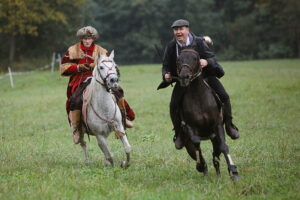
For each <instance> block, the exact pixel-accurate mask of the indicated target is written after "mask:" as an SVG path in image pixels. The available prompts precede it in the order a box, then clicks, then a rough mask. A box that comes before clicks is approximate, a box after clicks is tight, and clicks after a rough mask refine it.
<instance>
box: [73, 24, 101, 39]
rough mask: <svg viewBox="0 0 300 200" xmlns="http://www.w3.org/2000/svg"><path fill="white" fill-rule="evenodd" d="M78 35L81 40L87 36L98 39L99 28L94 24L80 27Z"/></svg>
mask: <svg viewBox="0 0 300 200" xmlns="http://www.w3.org/2000/svg"><path fill="white" fill-rule="evenodd" d="M76 36H77V37H78V38H79V39H81V40H82V39H83V38H86V37H91V38H93V39H94V40H96V39H98V37H99V35H98V32H97V30H96V29H95V28H94V27H92V26H85V27H83V28H81V29H79V30H78V31H77V34H76Z"/></svg>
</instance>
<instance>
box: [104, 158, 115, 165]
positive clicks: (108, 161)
mask: <svg viewBox="0 0 300 200" xmlns="http://www.w3.org/2000/svg"><path fill="white" fill-rule="evenodd" d="M104 165H105V166H106V167H114V161H113V160H112V159H108V160H105V163H104Z"/></svg>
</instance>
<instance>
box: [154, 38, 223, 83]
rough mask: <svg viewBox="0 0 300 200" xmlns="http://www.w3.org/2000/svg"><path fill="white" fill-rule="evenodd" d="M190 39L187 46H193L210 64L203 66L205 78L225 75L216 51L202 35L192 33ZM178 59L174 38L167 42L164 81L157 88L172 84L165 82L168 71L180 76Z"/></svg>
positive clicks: (163, 69)
mask: <svg viewBox="0 0 300 200" xmlns="http://www.w3.org/2000/svg"><path fill="white" fill-rule="evenodd" d="M190 40H191V44H190V45H189V46H187V47H185V48H193V49H194V50H196V51H197V52H198V53H199V55H200V58H201V59H206V60H207V62H208V65H207V66H206V67H204V68H203V71H202V75H203V77H204V78H205V77H208V76H216V77H218V78H221V77H222V76H223V75H224V71H223V69H222V67H221V66H220V65H219V64H218V63H217V61H216V59H215V55H214V53H213V52H212V51H211V50H210V48H209V47H208V46H207V44H206V43H205V41H204V39H203V38H202V37H198V36H196V35H194V34H193V33H190ZM178 47H179V46H178ZM182 49H183V48H181V47H179V48H178V50H179V53H180V51H181V50H182ZM176 59H177V52H176V40H175V38H174V39H173V40H171V41H170V42H169V43H168V44H167V46H166V48H165V52H164V56H163V64H162V65H163V66H162V77H163V82H162V83H161V84H160V85H159V87H158V88H157V89H161V88H165V87H167V86H169V85H170V84H171V83H167V82H165V80H164V77H165V74H166V73H170V74H171V75H172V76H178V75H177V71H176ZM172 82H174V81H172Z"/></svg>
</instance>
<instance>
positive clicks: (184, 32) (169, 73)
mask: <svg viewBox="0 0 300 200" xmlns="http://www.w3.org/2000/svg"><path fill="white" fill-rule="evenodd" d="M171 28H172V29H173V34H174V39H173V40H171V41H170V42H169V43H168V44H167V46H166V48H165V52H164V56H163V66H162V77H163V82H162V83H161V84H160V85H159V87H158V89H161V88H165V87H167V86H169V85H170V84H171V83H173V82H177V81H176V80H175V79H173V78H172V77H177V76H178V74H177V70H176V69H177V63H176V61H177V57H178V56H179V55H180V53H181V51H182V50H183V49H186V48H191V49H194V50H195V51H197V52H198V53H199V55H200V60H199V62H200V66H201V67H202V68H203V71H202V76H203V77H204V79H205V81H206V82H207V83H208V84H209V86H210V87H211V88H212V89H213V90H214V91H215V92H216V93H217V95H218V97H219V98H220V100H221V102H222V107H223V112H224V113H223V117H224V120H223V121H224V124H225V129H226V133H227V134H228V135H229V136H230V137H231V138H232V139H237V138H239V132H238V129H237V127H236V126H235V125H234V124H233V123H232V114H231V104H230V98H229V96H228V94H227V92H226V91H225V88H224V87H223V85H222V83H221V82H220V81H219V80H218V78H221V77H222V76H223V75H224V71H223V69H222V67H221V66H220V65H219V64H218V63H217V61H216V59H215V56H214V53H213V52H212V51H211V50H210V48H209V47H208V45H207V44H206V43H205V40H204V39H203V38H202V37H198V36H196V35H194V34H193V33H191V32H190V30H189V22H188V21H187V20H183V19H179V20H176V21H175V22H174V23H173V24H172V26H171ZM184 91H185V90H184V88H182V87H181V86H180V84H178V83H176V85H175V87H174V90H173V93H172V97H171V102H170V112H171V120H172V123H173V126H174V130H175V135H174V138H173V141H174V142H175V147H176V148H177V149H181V148H182V147H183V146H184V143H183V140H182V139H181V134H182V125H181V121H182V120H181V118H180V116H179V104H180V103H181V99H182V96H183V95H184ZM172 116H176V117H172Z"/></svg>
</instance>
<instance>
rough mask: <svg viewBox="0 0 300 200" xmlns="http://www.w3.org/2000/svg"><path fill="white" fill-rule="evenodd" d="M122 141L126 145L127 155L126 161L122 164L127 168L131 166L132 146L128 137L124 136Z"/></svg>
mask: <svg viewBox="0 0 300 200" xmlns="http://www.w3.org/2000/svg"><path fill="white" fill-rule="evenodd" d="M121 141H122V143H123V145H124V150H125V153H126V160H124V161H123V162H122V163H121V167H123V168H127V167H129V166H130V152H131V146H130V144H129V142H128V140H127V136H126V135H124V136H122V137H121Z"/></svg>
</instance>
